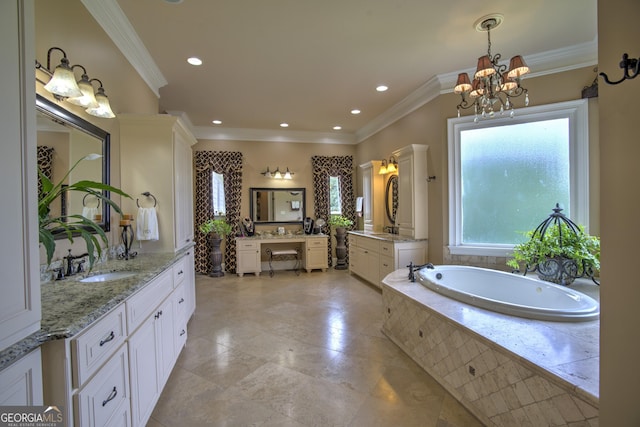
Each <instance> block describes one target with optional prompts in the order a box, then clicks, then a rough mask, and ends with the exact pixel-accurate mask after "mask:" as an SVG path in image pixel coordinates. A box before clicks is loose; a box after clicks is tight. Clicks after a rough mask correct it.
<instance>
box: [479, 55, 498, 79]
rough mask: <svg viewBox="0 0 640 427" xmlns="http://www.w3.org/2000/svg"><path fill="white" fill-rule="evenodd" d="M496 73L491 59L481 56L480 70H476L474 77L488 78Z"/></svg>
mask: <svg viewBox="0 0 640 427" xmlns="http://www.w3.org/2000/svg"><path fill="white" fill-rule="evenodd" d="M495 72H496V70H495V68H494V67H493V63H492V62H491V59H489V56H488V55H484V56H481V57H480V58H478V68H477V69H476V73H475V74H474V77H475V78H476V79H477V78H479V77H487V76H490V75H491V74H494V73H495Z"/></svg>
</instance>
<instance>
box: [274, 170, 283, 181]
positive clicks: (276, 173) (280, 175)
mask: <svg viewBox="0 0 640 427" xmlns="http://www.w3.org/2000/svg"><path fill="white" fill-rule="evenodd" d="M273 177H274V178H275V179H282V173H281V172H280V168H279V167H277V168H276V171H275V172H274V173H273Z"/></svg>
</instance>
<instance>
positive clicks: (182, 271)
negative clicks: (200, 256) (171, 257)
mask: <svg viewBox="0 0 640 427" xmlns="http://www.w3.org/2000/svg"><path fill="white" fill-rule="evenodd" d="M186 275H187V258H181V259H180V260H178V262H176V263H175V264H174V265H173V287H174V288H177V287H178V285H180V283H182V281H183V280H184V277H185V276H186Z"/></svg>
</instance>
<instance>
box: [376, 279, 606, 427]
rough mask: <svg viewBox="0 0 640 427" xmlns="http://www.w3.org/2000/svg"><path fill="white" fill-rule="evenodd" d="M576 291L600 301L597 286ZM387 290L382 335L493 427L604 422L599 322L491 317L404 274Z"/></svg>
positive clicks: (589, 284)
mask: <svg viewBox="0 0 640 427" xmlns="http://www.w3.org/2000/svg"><path fill="white" fill-rule="evenodd" d="M572 288H573V289H575V290H578V291H580V292H583V293H585V294H587V295H589V296H591V297H592V298H594V299H596V300H597V301H599V289H598V287H597V286H595V285H594V284H593V283H592V282H590V281H587V280H584V281H583V280H579V281H577V282H576V283H575V284H574V285H572ZM382 292H383V300H384V304H385V322H384V325H383V332H385V334H386V335H387V336H389V338H390V339H392V340H393V341H394V342H395V343H396V344H398V345H399V346H400V347H401V348H402V349H403V350H404V351H405V352H407V353H408V354H409V355H410V356H411V357H412V358H413V359H414V360H416V362H417V363H418V364H420V365H421V366H422V367H423V368H424V369H425V370H427V371H428V372H429V373H430V374H431V375H432V376H434V377H435V378H436V379H437V380H438V381H440V382H441V383H443V386H445V388H447V389H448V390H449V391H450V392H451V393H452V394H453V395H454V396H456V397H457V398H458V399H459V400H460V401H461V402H462V403H463V404H465V406H467V407H469V409H470V410H472V411H473V412H474V413H476V415H480V414H479V412H482V414H481V416H479V418H480V419H481V420H483V421H485V422H487V423H489V425H509V422H516V423H517V422H518V421H522V420H524V419H528V420H531V419H536V417H538V418H537V420H538V421H540V422H543V421H544V422H549V419H547V418H544V417H550V416H555V417H556V418H558V420H557V421H560V418H562V419H564V421H565V422H566V423H567V424H568V423H569V422H571V420H574V421H578V420H591V421H593V420H597V417H598V410H597V408H598V399H599V362H600V358H599V330H600V322H599V321H598V320H594V321H588V322H578V323H573V322H552V321H540V320H530V319H525V318H519V317H514V316H510V315H506V314H500V313H495V312H491V311H488V310H485V309H482V308H479V307H475V306H471V305H468V304H465V303H462V302H459V301H456V300H452V299H450V298H448V297H446V296H443V295H440V294H438V293H436V292H433V291H431V290H430V289H428V288H426V287H424V286H422V285H421V284H419V283H417V282H415V283H411V282H409V281H408V280H407V274H406V271H405V270H397V271H396V272H394V273H392V274H390V275H389V276H387V278H385V280H384V282H383V290H382ZM412 329H417V331H413V330H412ZM419 334H421V335H422V336H420V335H419ZM501 362H504V363H501ZM472 371H473V373H472ZM485 373H491V375H485ZM483 393H486V394H484V395H483ZM556 406H557V407H559V408H561V411H560V410H559V409H553V408H554V407H556ZM527 411H528V412H527ZM558 411H560V412H562V411H564V412H565V413H560V412H558ZM518 417H522V418H518ZM554 422H556V420H554ZM512 425H513V424H512ZM542 425H544V424H542ZM554 425H565V424H563V423H560V424H554Z"/></svg>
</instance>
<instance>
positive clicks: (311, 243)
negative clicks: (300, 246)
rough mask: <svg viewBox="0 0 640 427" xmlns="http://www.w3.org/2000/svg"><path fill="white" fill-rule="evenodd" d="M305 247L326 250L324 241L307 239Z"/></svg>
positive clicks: (325, 241)
mask: <svg viewBox="0 0 640 427" xmlns="http://www.w3.org/2000/svg"><path fill="white" fill-rule="evenodd" d="M307 247H308V248H326V247H327V240H326V239H308V240H307Z"/></svg>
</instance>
